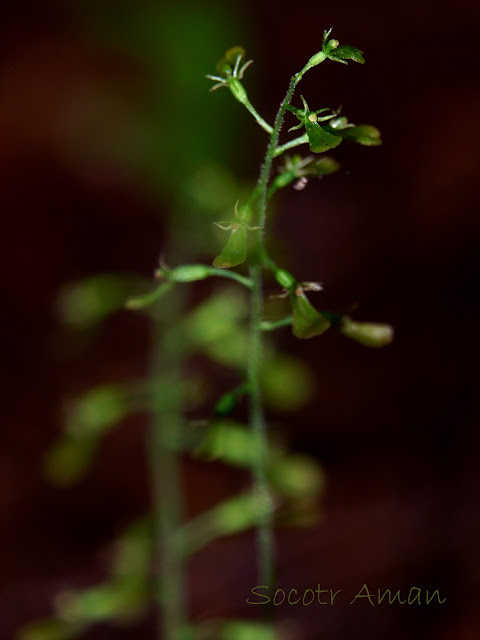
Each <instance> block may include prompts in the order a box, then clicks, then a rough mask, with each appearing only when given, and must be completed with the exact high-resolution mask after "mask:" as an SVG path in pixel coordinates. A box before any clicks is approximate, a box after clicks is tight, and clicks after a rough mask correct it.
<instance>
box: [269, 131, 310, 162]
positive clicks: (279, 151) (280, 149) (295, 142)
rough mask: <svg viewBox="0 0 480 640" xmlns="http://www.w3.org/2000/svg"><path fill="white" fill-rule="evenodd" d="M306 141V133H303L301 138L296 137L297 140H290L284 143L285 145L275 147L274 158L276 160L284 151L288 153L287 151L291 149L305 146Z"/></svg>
mask: <svg viewBox="0 0 480 640" xmlns="http://www.w3.org/2000/svg"><path fill="white" fill-rule="evenodd" d="M308 141H309V140H308V136H307V134H306V133H304V134H303V136H298V138H294V139H293V140H290V141H289V142H286V143H285V144H282V145H280V146H279V147H277V148H276V149H275V152H274V156H275V157H276V158H277V157H278V156H280V155H281V154H282V153H283V152H284V151H288V149H293V147H298V146H299V145H301V144H305V143H306V142H308Z"/></svg>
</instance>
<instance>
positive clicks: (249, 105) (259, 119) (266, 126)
mask: <svg viewBox="0 0 480 640" xmlns="http://www.w3.org/2000/svg"><path fill="white" fill-rule="evenodd" d="M242 104H243V105H244V106H245V107H246V109H247V110H248V111H249V112H250V113H251V114H252V116H253V117H254V118H255V120H256V121H257V122H258V124H259V125H260V126H261V127H262V129H264V130H265V131H266V132H267V133H269V134H270V135H271V134H272V132H273V129H272V127H271V126H270V125H269V124H268V123H267V122H265V120H264V119H263V118H262V116H261V115H260V114H259V113H258V112H257V110H256V109H255V107H254V106H253V105H252V103H251V102H250V100H246V101H245V102H243V103H242Z"/></svg>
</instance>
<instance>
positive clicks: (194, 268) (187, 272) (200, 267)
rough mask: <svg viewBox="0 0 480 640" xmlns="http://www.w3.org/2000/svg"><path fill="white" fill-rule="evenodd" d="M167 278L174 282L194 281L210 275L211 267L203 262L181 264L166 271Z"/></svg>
mask: <svg viewBox="0 0 480 640" xmlns="http://www.w3.org/2000/svg"><path fill="white" fill-rule="evenodd" d="M167 275H168V278H169V280H173V281H174V282H194V281H195V280H204V279H205V278H208V276H210V275H212V273H211V268H210V267H208V266H207V265H205V264H182V265H180V266H178V267H175V268H174V269H172V270H171V271H169V272H168V274H167Z"/></svg>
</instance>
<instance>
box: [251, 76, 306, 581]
mask: <svg viewBox="0 0 480 640" xmlns="http://www.w3.org/2000/svg"><path fill="white" fill-rule="evenodd" d="M297 82H298V80H297V79H296V77H293V78H292V79H291V81H290V86H289V88H288V91H287V94H286V96H285V98H284V100H283V101H282V103H281V105H280V107H279V110H278V113H277V116H276V118H275V124H274V127H273V131H272V133H271V136H270V142H269V144H268V148H267V152H266V154H265V160H264V163H263V165H262V169H261V172H260V177H259V180H258V183H257V189H258V191H259V192H260V200H259V220H258V222H257V224H258V226H259V227H261V229H260V230H259V231H257V232H256V233H255V246H254V254H253V264H252V266H251V267H250V280H251V282H252V289H251V309H250V341H249V358H248V382H249V389H250V427H251V429H252V431H253V433H254V435H255V441H256V446H255V450H256V452H257V455H256V459H255V464H254V469H253V479H254V486H255V492H256V494H257V496H258V499H259V501H260V504H261V505H262V506H263V505H264V504H266V503H268V504H271V502H272V498H271V495H270V487H269V483H268V478H267V474H266V456H267V450H268V444H267V427H266V423H265V416H264V410H263V402H262V391H261V387H260V368H261V362H262V350H263V349H262V346H263V345H262V328H261V322H262V317H263V294H262V290H263V280H262V267H263V259H264V255H265V254H266V252H265V248H264V234H265V222H266V216H267V189H268V181H269V179H270V174H271V169H272V163H273V159H274V157H275V148H276V146H277V142H278V137H279V134H280V129H281V127H282V123H283V118H284V116H285V111H286V108H287V106H288V104H289V103H290V100H291V99H292V96H293V93H294V91H295V87H296V85H297ZM264 514H265V515H264V516H263V517H262V520H261V522H260V523H259V525H258V527H257V557H258V571H259V575H258V579H259V584H264V585H267V586H271V587H273V585H274V555H275V554H274V542H275V541H274V535H273V512H272V509H265V511H264Z"/></svg>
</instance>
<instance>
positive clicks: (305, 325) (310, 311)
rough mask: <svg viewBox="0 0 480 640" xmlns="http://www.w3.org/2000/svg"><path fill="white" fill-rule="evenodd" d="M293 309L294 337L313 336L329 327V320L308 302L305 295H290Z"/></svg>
mask: <svg viewBox="0 0 480 640" xmlns="http://www.w3.org/2000/svg"><path fill="white" fill-rule="evenodd" d="M291 304H292V311H293V335H294V336H295V337H296V338H313V337H314V336H319V335H321V334H322V333H324V332H325V331H326V330H327V329H328V328H329V327H330V321H329V320H328V319H327V318H326V317H325V316H324V315H323V314H321V313H319V312H318V311H317V310H316V309H315V307H313V306H312V305H311V304H310V301H309V300H308V298H307V296H306V295H305V294H304V293H302V294H301V295H299V296H298V295H297V294H296V293H294V294H292V296H291Z"/></svg>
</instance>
